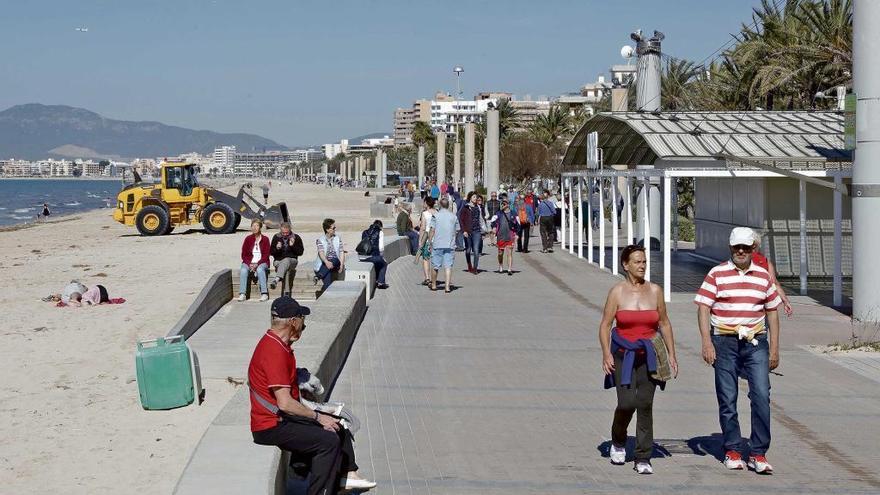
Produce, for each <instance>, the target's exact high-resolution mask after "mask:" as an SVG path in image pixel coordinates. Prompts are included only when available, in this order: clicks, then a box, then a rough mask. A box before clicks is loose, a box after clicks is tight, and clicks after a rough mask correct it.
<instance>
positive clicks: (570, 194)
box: [568, 177, 580, 254]
mask: <svg viewBox="0 0 880 495" xmlns="http://www.w3.org/2000/svg"><path fill="white" fill-rule="evenodd" d="M573 181H574V177H572V178H571V179H569V180H568V254H574V194H573V193H574V184H573V183H572V182H573ZM578 209H580V205H579V207H578Z"/></svg>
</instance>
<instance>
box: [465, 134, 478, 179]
mask: <svg viewBox="0 0 880 495" xmlns="http://www.w3.org/2000/svg"><path fill="white" fill-rule="evenodd" d="M475 135H476V126H474V123H473V122H468V123H467V124H465V125H464V192H465V194H467V193H468V192H469V191H473V190H474V177H475V176H476V170H474V159H475V158H476V148H475V147H474V138H475Z"/></svg>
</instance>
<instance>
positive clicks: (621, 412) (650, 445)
mask: <svg viewBox="0 0 880 495" xmlns="http://www.w3.org/2000/svg"><path fill="white" fill-rule="evenodd" d="M622 367H623V356H621V355H620V354H615V356H614V383H617V384H619V383H620V381H621V368H622ZM616 388H617V409H615V410H614V422H613V423H612V424H611V441H612V442H614V445H617V446H618V447H621V446H624V445H626V429H627V427H628V426H629V423H630V421H632V417H633V413H635V414H636V450H635V454H636V460H637V461H648V460H650V459H651V454H652V453H653V450H654V390H655V389H656V388H657V383H656V382H655V381H654V380H651V377H650V376H649V375H648V365H647V363H646V362H645V357H644V356H636V361H635V365H634V366H633V372H632V383H631V384H630V385H629V386H625V385H617V387H616Z"/></svg>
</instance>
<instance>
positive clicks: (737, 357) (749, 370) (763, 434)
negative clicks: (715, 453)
mask: <svg viewBox="0 0 880 495" xmlns="http://www.w3.org/2000/svg"><path fill="white" fill-rule="evenodd" d="M755 339H756V340H757V341H758V345H756V346H755V345H752V344H750V343H749V342H746V341H745V340H742V339H739V338H737V337H736V336H728V335H713V336H712V344H713V345H714V346H715V395H716V396H717V398H718V417H719V420H720V422H721V432H722V433H723V435H724V450H725V451H727V450H736V451H738V452H741V451H742V450H741V449H742V437H741V435H740V430H739V418H738V416H737V412H736V399H737V392H738V391H739V388H738V382H739V376H740V375H742V376H743V377H744V378H746V379H747V380H748V381H749V401H750V402H751V406H752V435H751V438H750V440H749V442H750V443H751V455H764V454H766V453H767V449H769V448H770V344H769V343H768V342H767V334H766V333H763V334H760V335H758V336H756V337H755Z"/></svg>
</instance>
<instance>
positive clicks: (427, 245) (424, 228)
mask: <svg viewBox="0 0 880 495" xmlns="http://www.w3.org/2000/svg"><path fill="white" fill-rule="evenodd" d="M434 204H435V203H434V198H432V197H431V196H425V200H424V207H423V209H422V214H421V217H420V219H419V251H418V254H417V258H418V259H421V261H422V270H423V271H424V273H425V280H424V281H423V282H422V285H425V286H429V285H431V252H432V251H433V248H432V245H431V225H432V224H431V222H433V220H434V215H436V214H437V210H436V209H435V208H434Z"/></svg>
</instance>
